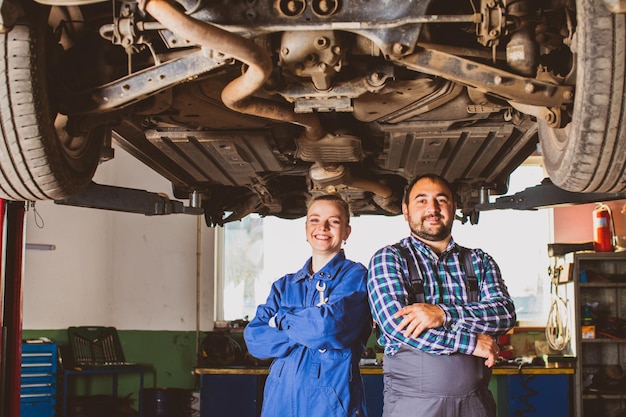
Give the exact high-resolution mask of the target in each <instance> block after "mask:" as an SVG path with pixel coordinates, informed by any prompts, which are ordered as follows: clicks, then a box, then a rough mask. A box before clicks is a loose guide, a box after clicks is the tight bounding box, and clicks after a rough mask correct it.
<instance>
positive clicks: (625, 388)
mask: <svg viewBox="0 0 626 417" xmlns="http://www.w3.org/2000/svg"><path fill="white" fill-rule="evenodd" d="M572 266H573V270H572V281H573V285H574V300H573V301H574V302H573V304H572V306H571V308H572V309H573V311H574V327H575V328H574V330H573V332H572V342H573V346H574V347H575V352H574V353H575V355H576V358H577V366H576V376H575V383H574V396H573V397H574V402H575V404H574V410H575V416H576V417H596V416H603V417H616V416H618V415H623V414H621V413H624V412H626V328H622V327H624V325H623V324H622V323H626V320H624V319H626V252H615V253H613V252H610V253H597V252H579V253H575V254H574V256H573V265H572ZM570 302H571V301H570ZM588 304H589V305H597V307H595V308H593V310H592V311H593V312H594V314H593V325H595V338H593V339H583V338H582V325H583V324H584V320H583V319H584V317H583V309H584V306H585V305H588Z"/></svg>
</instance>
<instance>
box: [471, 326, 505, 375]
mask: <svg viewBox="0 0 626 417" xmlns="http://www.w3.org/2000/svg"><path fill="white" fill-rule="evenodd" d="M472 355H474V356H478V357H479V358H485V359H487V360H486V361H485V366H487V367H489V368H491V367H492V366H493V365H495V363H496V360H497V359H498V357H499V356H500V349H499V348H498V344H497V343H496V341H495V339H494V338H493V337H491V336H489V335H486V334H478V335H477V338H476V349H474V353H472Z"/></svg>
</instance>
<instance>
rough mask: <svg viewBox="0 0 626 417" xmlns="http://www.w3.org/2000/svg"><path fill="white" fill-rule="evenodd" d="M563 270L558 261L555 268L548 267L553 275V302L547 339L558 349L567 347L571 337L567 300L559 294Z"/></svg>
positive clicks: (551, 285)
mask: <svg viewBox="0 0 626 417" xmlns="http://www.w3.org/2000/svg"><path fill="white" fill-rule="evenodd" d="M562 270H563V267H561V266H558V267H557V266H556V261H555V265H554V268H552V267H550V268H548V275H550V276H551V277H552V279H551V283H550V293H551V294H552V304H551V305H550V311H549V313H548V321H547V323H546V340H547V342H548V344H549V345H550V347H551V348H552V349H554V350H557V351H561V350H563V349H565V347H566V346H567V344H568V343H569V341H570V339H571V333H570V326H569V324H568V321H569V311H568V306H567V302H566V301H565V300H563V298H561V297H560V296H559V275H560V274H561V271H562Z"/></svg>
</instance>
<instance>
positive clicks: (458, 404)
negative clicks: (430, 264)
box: [383, 245, 496, 417]
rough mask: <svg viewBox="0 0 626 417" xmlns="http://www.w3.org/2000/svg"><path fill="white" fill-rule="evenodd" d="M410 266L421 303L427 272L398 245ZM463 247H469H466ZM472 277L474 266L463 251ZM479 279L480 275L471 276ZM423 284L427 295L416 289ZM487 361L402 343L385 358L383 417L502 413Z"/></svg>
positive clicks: (486, 416)
mask: <svg viewBox="0 0 626 417" xmlns="http://www.w3.org/2000/svg"><path fill="white" fill-rule="evenodd" d="M396 247H397V248H398V249H399V250H400V253H401V254H402V255H403V258H404V259H405V260H406V264H407V266H408V270H409V277H410V280H411V287H412V291H410V293H411V292H412V293H413V295H414V296H415V301H416V302H424V290H423V283H421V274H420V273H419V272H418V271H417V268H416V267H415V265H414V263H413V262H412V258H411V257H410V256H407V255H408V253H407V252H405V251H406V249H405V248H403V247H401V246H400V245H397V246H396ZM462 249H463V250H464V249H465V248H462ZM462 258H464V259H463V260H464V263H463V266H464V270H465V274H466V276H467V277H468V278H470V277H469V275H473V274H471V272H469V271H473V267H472V266H471V261H469V262H470V263H469V264H468V261H467V260H469V256H465V255H464V254H462ZM471 278H472V279H474V280H475V279H476V278H475V277H471ZM419 285H422V289H421V294H420V293H419V290H417V293H416V288H418V287H419ZM472 285H474V286H475V287H476V289H473V290H472V293H473V294H472V295H471V298H474V299H475V300H477V299H478V294H477V283H470V287H471V286H472ZM484 362H485V359H484V358H479V357H476V356H471V355H465V354H461V353H454V354H452V355H433V354H429V353H426V352H422V351H420V350H417V349H413V348H410V347H407V346H405V345H401V346H400V348H399V349H398V351H397V352H396V354H395V355H393V356H385V359H384V361H383V375H384V377H383V380H384V386H385V388H384V399H385V402H384V405H383V417H411V416H416V417H496V403H495V401H494V399H493V395H492V394H491V392H490V391H489V389H488V385H489V379H490V378H491V369H489V368H487V367H486V366H485V365H484Z"/></svg>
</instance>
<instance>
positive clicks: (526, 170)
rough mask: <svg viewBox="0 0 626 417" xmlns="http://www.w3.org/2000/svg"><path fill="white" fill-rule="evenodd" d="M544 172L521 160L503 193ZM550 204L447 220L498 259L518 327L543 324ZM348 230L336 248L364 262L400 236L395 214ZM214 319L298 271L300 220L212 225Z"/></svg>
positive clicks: (236, 315)
mask: <svg viewBox="0 0 626 417" xmlns="http://www.w3.org/2000/svg"><path fill="white" fill-rule="evenodd" d="M544 177H545V175H544V172H543V169H542V168H541V167H540V166H534V165H523V166H521V167H520V168H518V169H517V170H516V171H515V172H514V173H513V175H512V176H511V178H510V186H509V194H512V193H515V192H518V191H521V190H523V189H525V188H527V187H532V186H535V185H537V184H539V183H540V182H541V180H542V179H543V178H544ZM551 216H552V210H551V209H542V210H537V211H519V210H494V211H488V212H483V213H481V215H480V221H479V222H478V224H477V225H471V224H469V223H467V224H464V225H462V224H461V223H460V222H458V221H457V222H455V224H454V227H453V233H452V234H453V236H454V238H455V240H456V241H457V243H459V244H461V245H463V246H467V247H479V248H482V249H483V250H485V251H486V252H487V253H489V254H490V255H492V256H493V257H494V259H495V260H496V261H497V262H498V265H499V266H500V269H501V270H502V274H503V276H504V279H505V282H506V284H507V287H508V289H509V291H510V293H511V295H512V296H513V299H514V300H515V305H516V309H517V313H518V319H519V320H520V322H521V323H522V324H524V325H544V324H545V322H546V319H547V313H548V309H549V305H550V294H549V290H550V279H549V277H548V275H547V271H548V265H549V260H548V255H547V243H548V242H551V239H552V233H551V230H552V226H551V225H552V219H551ZM351 224H352V235H351V236H350V238H349V239H348V242H347V244H346V245H345V246H344V248H345V251H346V255H347V256H348V258H350V259H353V260H355V261H359V262H362V263H363V264H365V265H367V264H368V263H369V259H370V257H371V256H372V254H373V253H374V252H375V251H376V250H377V249H379V248H380V247H382V246H383V245H386V244H392V243H395V242H397V241H398V240H400V239H401V238H403V237H405V236H407V231H408V228H407V225H406V222H405V221H404V218H403V216H401V215H400V216H393V217H387V216H360V217H354V218H352V219H351ZM217 231H218V233H216V236H217V239H218V242H217V245H216V246H217V248H218V255H219V256H218V259H221V262H218V271H217V277H218V283H217V284H218V285H217V288H216V294H217V302H216V319H217V320H236V319H242V318H245V317H247V318H248V319H250V320H251V319H252V318H253V317H254V314H255V313H256V307H257V305H258V304H260V303H263V302H265V299H266V297H267V295H268V294H269V290H270V287H271V285H272V282H273V281H274V280H276V279H278V278H280V277H282V276H283V275H285V274H286V273H288V272H295V271H297V270H299V269H300V268H301V267H302V266H303V265H304V263H305V262H306V260H307V259H308V257H309V256H310V248H309V246H308V244H307V243H306V240H305V236H304V218H301V219H295V220H285V219H279V218H276V217H272V216H268V217H264V218H261V217H259V216H257V215H250V216H247V217H246V218H245V219H243V220H242V221H240V222H232V223H227V224H226V225H225V227H224V228H218V229H217Z"/></svg>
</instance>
